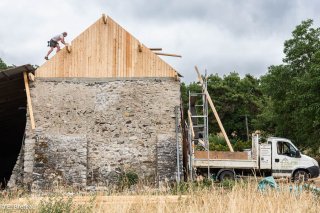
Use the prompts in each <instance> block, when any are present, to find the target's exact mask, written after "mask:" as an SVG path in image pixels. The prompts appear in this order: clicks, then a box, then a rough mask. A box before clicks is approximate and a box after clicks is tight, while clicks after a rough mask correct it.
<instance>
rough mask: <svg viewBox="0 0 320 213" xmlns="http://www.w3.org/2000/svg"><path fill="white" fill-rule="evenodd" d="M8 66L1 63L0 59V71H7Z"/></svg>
mask: <svg viewBox="0 0 320 213" xmlns="http://www.w3.org/2000/svg"><path fill="white" fill-rule="evenodd" d="M7 68H8V66H7V65H6V64H5V63H4V61H2V59H1V58H0V70H5V69H7Z"/></svg>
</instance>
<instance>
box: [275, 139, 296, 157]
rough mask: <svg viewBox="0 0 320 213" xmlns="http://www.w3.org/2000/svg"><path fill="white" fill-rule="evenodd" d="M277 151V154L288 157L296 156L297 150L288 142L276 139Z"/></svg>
mask: <svg viewBox="0 0 320 213" xmlns="http://www.w3.org/2000/svg"><path fill="white" fill-rule="evenodd" d="M277 152H278V154H279V155H287V156H290V157H296V154H297V150H296V149H295V148H294V147H293V146H292V145H291V144H290V143H288V142H285V141H278V142H277Z"/></svg>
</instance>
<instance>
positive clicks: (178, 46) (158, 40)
mask: <svg viewBox="0 0 320 213" xmlns="http://www.w3.org/2000/svg"><path fill="white" fill-rule="evenodd" d="M319 11H320V1H319V0H110V1H107V0H54V1H47V0H0V58H2V59H3V60H4V61H5V62H6V63H7V64H15V65H22V64H27V63H31V64H37V65H41V64H43V63H44V56H45V54H46V52H47V51H48V47H47V41H48V40H49V39H50V38H51V37H52V36H54V35H56V34H57V33H61V32H63V31H67V32H68V37H67V41H69V42H70V41H71V40H72V39H74V38H75V37H76V36H77V35H79V34H80V33H81V32H82V31H83V30H85V29H86V28H87V27H88V26H89V25H91V24H92V23H93V22H95V21H96V20H97V19H98V18H100V17H101V14H102V13H105V14H107V15H109V16H110V17H112V18H113V19H114V20H115V21H116V22H118V23H119V24H120V25H121V26H122V27H124V28H125V29H126V30H127V31H129V32H130V33H131V34H132V35H133V36H135V37H136V38H137V39H139V40H140V41H141V42H142V43H143V44H145V45H146V46H148V47H162V48H163V52H166V53H174V54H181V55H182V58H173V57H163V59H164V60H165V61H167V62H168V63H169V64H170V65H172V66H173V67H174V68H175V69H176V70H177V71H178V72H180V73H181V74H182V75H183V76H184V81H186V82H190V81H194V80H195V78H196V75H195V72H194V65H198V67H199V68H200V69H201V71H203V70H204V69H207V71H208V73H209V74H210V73H218V74H219V75H220V76H222V75H225V74H229V73H230V72H233V71H236V72H238V73H240V75H241V76H243V75H245V74H246V73H250V74H252V75H254V76H257V77H259V76H261V75H263V74H265V73H266V72H267V69H268V67H269V66H270V65H274V64H279V63H281V62H282V58H283V52H282V51H283V43H284V41H285V40H286V39H288V38H290V37H291V32H292V30H293V29H294V27H295V26H296V25H298V24H300V23H301V21H302V20H306V19H308V18H311V19H313V20H314V24H315V26H317V27H318V26H319V23H320V22H319V14H320V12H319Z"/></svg>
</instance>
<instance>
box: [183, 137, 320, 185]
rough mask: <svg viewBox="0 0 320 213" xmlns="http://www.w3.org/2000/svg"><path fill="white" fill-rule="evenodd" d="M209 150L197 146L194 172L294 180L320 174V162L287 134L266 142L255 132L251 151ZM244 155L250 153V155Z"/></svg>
mask: <svg viewBox="0 0 320 213" xmlns="http://www.w3.org/2000/svg"><path fill="white" fill-rule="evenodd" d="M192 147H194V146H192ZM200 152H202V153H200ZM205 152H207V151H195V150H194V149H193V151H192V154H191V156H190V157H189V166H190V169H191V170H192V171H193V174H191V176H192V175H193V176H195V175H203V176H207V175H208V174H210V175H214V176H215V177H216V179H217V180H219V181H222V180H224V179H234V178H235V177H236V176H242V175H256V176H270V175H272V176H274V177H275V178H278V177H289V178H291V179H292V180H297V179H299V178H301V177H303V178H304V179H308V178H314V177H318V176H319V164H318V162H317V161H316V160H315V159H313V158H311V157H309V156H307V155H303V154H301V153H300V151H299V150H298V149H297V148H296V147H295V145H294V144H293V143H292V142H291V141H290V140H288V139H285V138H278V137H270V138H268V139H267V140H266V142H265V143H259V134H253V135H252V149H251V150H250V151H247V152H220V154H219V152H215V154H212V153H210V152H209V153H208V154H207V155H205V154H204V153H205ZM212 155H214V156H212ZM207 156H208V157H207ZM243 156H246V157H245V158H246V159H244V157H243ZM228 158H229V159H228ZM237 158H239V159H237ZM208 171H209V173H208Z"/></svg>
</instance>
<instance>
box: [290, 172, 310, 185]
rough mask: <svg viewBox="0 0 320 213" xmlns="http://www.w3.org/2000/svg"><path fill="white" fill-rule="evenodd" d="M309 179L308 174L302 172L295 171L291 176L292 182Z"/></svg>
mask: <svg viewBox="0 0 320 213" xmlns="http://www.w3.org/2000/svg"><path fill="white" fill-rule="evenodd" d="M308 178H309V173H307V172H306V171H304V170H298V171H295V172H294V174H293V178H292V179H293V182H303V181H307V180H308Z"/></svg>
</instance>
